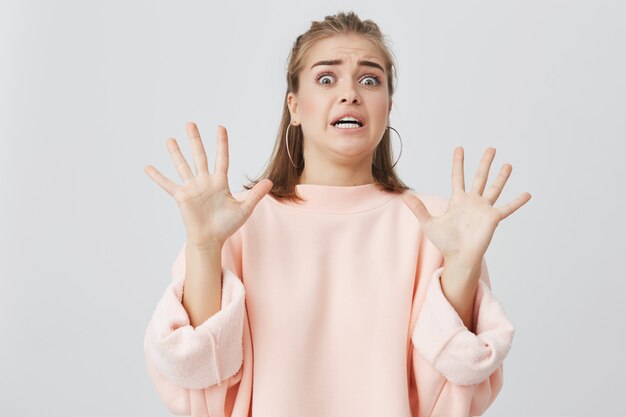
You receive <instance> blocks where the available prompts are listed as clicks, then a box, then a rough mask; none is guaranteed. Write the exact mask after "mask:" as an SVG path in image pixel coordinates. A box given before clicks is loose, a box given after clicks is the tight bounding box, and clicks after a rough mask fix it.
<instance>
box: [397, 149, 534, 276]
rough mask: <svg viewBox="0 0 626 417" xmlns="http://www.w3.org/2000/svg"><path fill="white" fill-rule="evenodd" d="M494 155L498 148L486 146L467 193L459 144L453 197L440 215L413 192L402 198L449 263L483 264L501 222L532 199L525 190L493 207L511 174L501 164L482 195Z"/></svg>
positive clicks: (461, 264) (463, 264)
mask: <svg viewBox="0 0 626 417" xmlns="http://www.w3.org/2000/svg"><path fill="white" fill-rule="evenodd" d="M495 154H496V149H495V148H487V150H486V151H485V153H484V154H483V158H482V159H481V161H480V165H479V167H478V170H477V173H476V176H475V177H474V183H473V185H472V190H471V191H470V192H466V191H465V178H464V173H463V148H462V147H461V146H459V147H457V148H456V149H455V150H454V156H453V160H452V197H451V198H450V200H449V203H448V208H447V210H446V212H445V213H443V214H442V215H440V216H431V215H430V213H429V212H428V210H427V209H426V206H425V205H424V203H423V202H422V201H421V200H420V199H419V198H418V197H416V196H415V195H414V194H410V193H408V192H407V193H405V195H404V197H403V198H404V202H405V203H406V204H407V206H408V207H409V208H410V209H411V211H413V213H414V214H415V216H416V217H417V220H418V221H419V222H420V225H421V226H422V229H423V231H424V233H425V234H426V236H427V237H428V239H430V241H431V242H432V243H433V245H434V246H435V247H436V248H437V249H438V250H439V251H440V252H441V254H442V255H443V257H444V260H445V262H446V263H453V264H454V265H457V266H466V267H468V268H470V267H472V266H474V265H480V262H481V261H482V257H483V256H484V254H485V252H486V251H487V247H488V246H489V243H490V242H491V238H492V236H493V232H494V231H495V229H496V227H497V226H498V223H500V221H501V220H503V219H505V218H507V217H508V216H510V215H511V214H512V213H514V212H515V211H516V210H517V209H518V208H520V207H521V206H523V205H524V204H526V202H528V200H530V198H531V195H530V193H524V194H522V195H520V196H519V197H518V198H516V199H515V200H514V201H512V202H511V203H508V204H505V205H503V206H500V207H497V208H496V207H494V206H493V205H494V203H495V202H496V200H497V199H498V196H499V195H500V193H501V192H502V189H503V188H504V184H506V181H507V180H508V178H509V176H510V175H511V170H512V169H513V167H512V165H511V164H505V165H503V166H502V168H501V169H500V174H499V175H498V177H497V178H496V179H495V181H494V182H493V183H492V184H491V186H490V187H489V189H488V190H487V192H486V193H485V194H484V195H483V191H484V189H485V183H486V182H487V178H488V176H489V168H490V167H491V162H492V161H493V158H494V156H495Z"/></svg>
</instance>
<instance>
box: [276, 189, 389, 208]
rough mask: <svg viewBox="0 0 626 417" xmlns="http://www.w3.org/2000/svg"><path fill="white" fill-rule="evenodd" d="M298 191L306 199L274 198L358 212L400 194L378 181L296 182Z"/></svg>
mask: <svg viewBox="0 0 626 417" xmlns="http://www.w3.org/2000/svg"><path fill="white" fill-rule="evenodd" d="M296 192H297V194H298V195H299V196H300V197H302V198H303V199H304V201H302V202H295V201H290V200H288V199H284V200H282V201H278V200H276V199H274V198H272V200H273V201H274V202H278V203H279V204H282V205H286V206H289V207H292V208H297V209H302V210H309V211H318V212H327V213H356V212H361V211H366V210H371V209H374V208H376V207H379V206H381V205H383V204H384V203H386V202H388V201H389V200H391V199H392V198H394V197H396V196H397V195H398V194H397V193H393V192H389V191H387V190H385V189H384V188H382V187H381V186H379V185H378V184H377V183H369V184H363V185H353V186H338V185H321V184H296Z"/></svg>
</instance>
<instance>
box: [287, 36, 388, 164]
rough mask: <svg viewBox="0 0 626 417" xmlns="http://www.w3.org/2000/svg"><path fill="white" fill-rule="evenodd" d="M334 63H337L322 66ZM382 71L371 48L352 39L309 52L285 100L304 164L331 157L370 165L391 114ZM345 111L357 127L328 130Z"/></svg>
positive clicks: (319, 44)
mask: <svg viewBox="0 0 626 417" xmlns="http://www.w3.org/2000/svg"><path fill="white" fill-rule="evenodd" d="M333 60H337V61H338V62H336V63H329V62H324V61H333ZM360 61H364V62H363V63H360ZM384 68H385V61H384V59H383V56H382V55H381V54H380V52H379V51H378V49H377V48H376V46H375V45H374V44H372V43H371V42H370V41H368V40H367V39H365V38H364V37H362V36H360V35H356V34H350V35H336V36H332V37H330V38H326V39H323V40H321V41H318V42H317V43H316V44H314V45H313V47H312V48H311V49H310V50H309V53H308V56H307V57H306V59H305V65H304V68H303V69H302V70H301V72H300V74H299V83H300V84H299V90H300V91H299V92H298V94H293V93H289V95H288V98H287V102H288V105H289V109H290V112H291V120H292V121H294V122H297V124H300V125H301V127H302V131H303V134H304V139H305V140H304V150H305V161H307V165H309V163H310V162H312V161H313V162H314V163H315V162H316V161H318V160H320V159H326V161H325V162H323V163H322V162H320V165H325V164H326V163H327V162H328V160H327V159H328V158H330V160H331V161H332V162H335V163H337V164H346V163H359V164H360V165H361V166H370V163H371V159H372V154H373V152H374V149H375V148H376V146H377V145H378V143H379V141H380V140H381V139H382V136H383V134H384V132H385V128H386V126H387V123H388V115H389V111H390V110H391V100H390V97H389V91H388V90H387V77H388V76H389V75H388V74H386V73H385V69H384ZM347 112H353V113H355V118H357V119H358V120H359V121H360V122H361V124H362V126H361V127H358V128H356V129H355V128H352V125H349V124H347V125H346V124H344V125H343V126H344V128H342V127H341V125H338V126H339V127H337V126H334V125H333V123H334V122H335V121H336V120H337V119H338V118H340V117H341V116H342V115H343V114H344V113H347ZM309 166H310V165H309Z"/></svg>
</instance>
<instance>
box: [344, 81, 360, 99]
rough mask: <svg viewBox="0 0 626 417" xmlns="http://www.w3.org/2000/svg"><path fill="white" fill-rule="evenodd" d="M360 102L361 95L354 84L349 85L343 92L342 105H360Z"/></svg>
mask: <svg viewBox="0 0 626 417" xmlns="http://www.w3.org/2000/svg"><path fill="white" fill-rule="evenodd" d="M360 100H361V98H360V97H359V93H358V92H357V90H356V88H354V86H353V85H352V84H348V86H347V87H346V88H345V89H344V90H343V91H342V92H341V102H342V103H344V102H346V101H348V102H350V103H358V102H359V101H360Z"/></svg>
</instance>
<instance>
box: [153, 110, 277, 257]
mask: <svg viewBox="0 0 626 417" xmlns="http://www.w3.org/2000/svg"><path fill="white" fill-rule="evenodd" d="M186 130H187V136H189V140H190V141H191V148H192V152H193V158H194V162H195V167H196V173H197V175H195V176H194V174H193V172H192V171H191V168H190V167H189V164H187V161H186V160H185V158H184V156H183V154H182V153H181V151H180V148H179V147H178V143H177V142H176V139H174V138H169V139H168V140H167V141H166V144H167V149H168V150H169V153H170V156H171V157H172V160H173V161H174V165H175V167H176V170H177V171H178V174H179V175H180V177H181V178H182V180H183V184H182V185H178V184H176V183H175V182H173V181H171V180H170V179H168V178H167V177H165V176H164V175H163V174H161V173H160V172H159V171H158V170H157V169H156V168H154V167H153V166H152V165H147V166H146V167H145V168H144V171H145V173H146V174H148V176H149V177H150V178H151V179H152V180H153V181H154V182H156V183H157V184H158V185H159V186H160V187H161V188H163V189H164V190H165V191H166V192H167V193H168V194H169V195H171V196H172V197H174V199H175V200H176V203H177V204H178V206H179V208H180V210H181V213H182V217H183V222H184V224H185V228H186V229H187V245H194V246H196V247H198V248H200V249H203V248H208V247H211V246H214V245H216V244H217V245H220V247H221V245H223V244H224V242H225V241H226V239H228V238H229V237H230V236H231V235H232V234H234V233H235V232H236V231H237V230H238V229H239V228H240V227H241V226H242V225H243V224H244V223H245V222H246V220H248V217H250V215H251V214H252V211H253V210H254V208H255V207H256V205H257V203H258V202H259V201H260V200H261V199H262V198H263V197H264V196H265V195H266V194H267V193H268V192H269V191H270V190H271V189H272V186H273V183H272V181H271V180H269V179H267V178H266V179H263V180H261V181H259V182H258V183H257V184H256V185H255V186H254V187H253V188H252V189H251V190H250V192H249V193H248V194H247V197H246V199H245V200H243V201H239V200H237V199H236V198H234V197H233V195H232V194H231V193H230V189H229V186H228V177H227V174H228V134H227V132H226V128H225V127H224V126H221V125H219V126H218V127H217V155H216V158H215V172H214V173H213V174H212V175H211V174H210V173H209V167H208V162H207V155H206V152H205V150H204V145H203V144H202V139H201V138H200V133H199V132H198V128H197V126H196V124H195V123H193V122H189V123H187V124H186Z"/></svg>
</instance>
